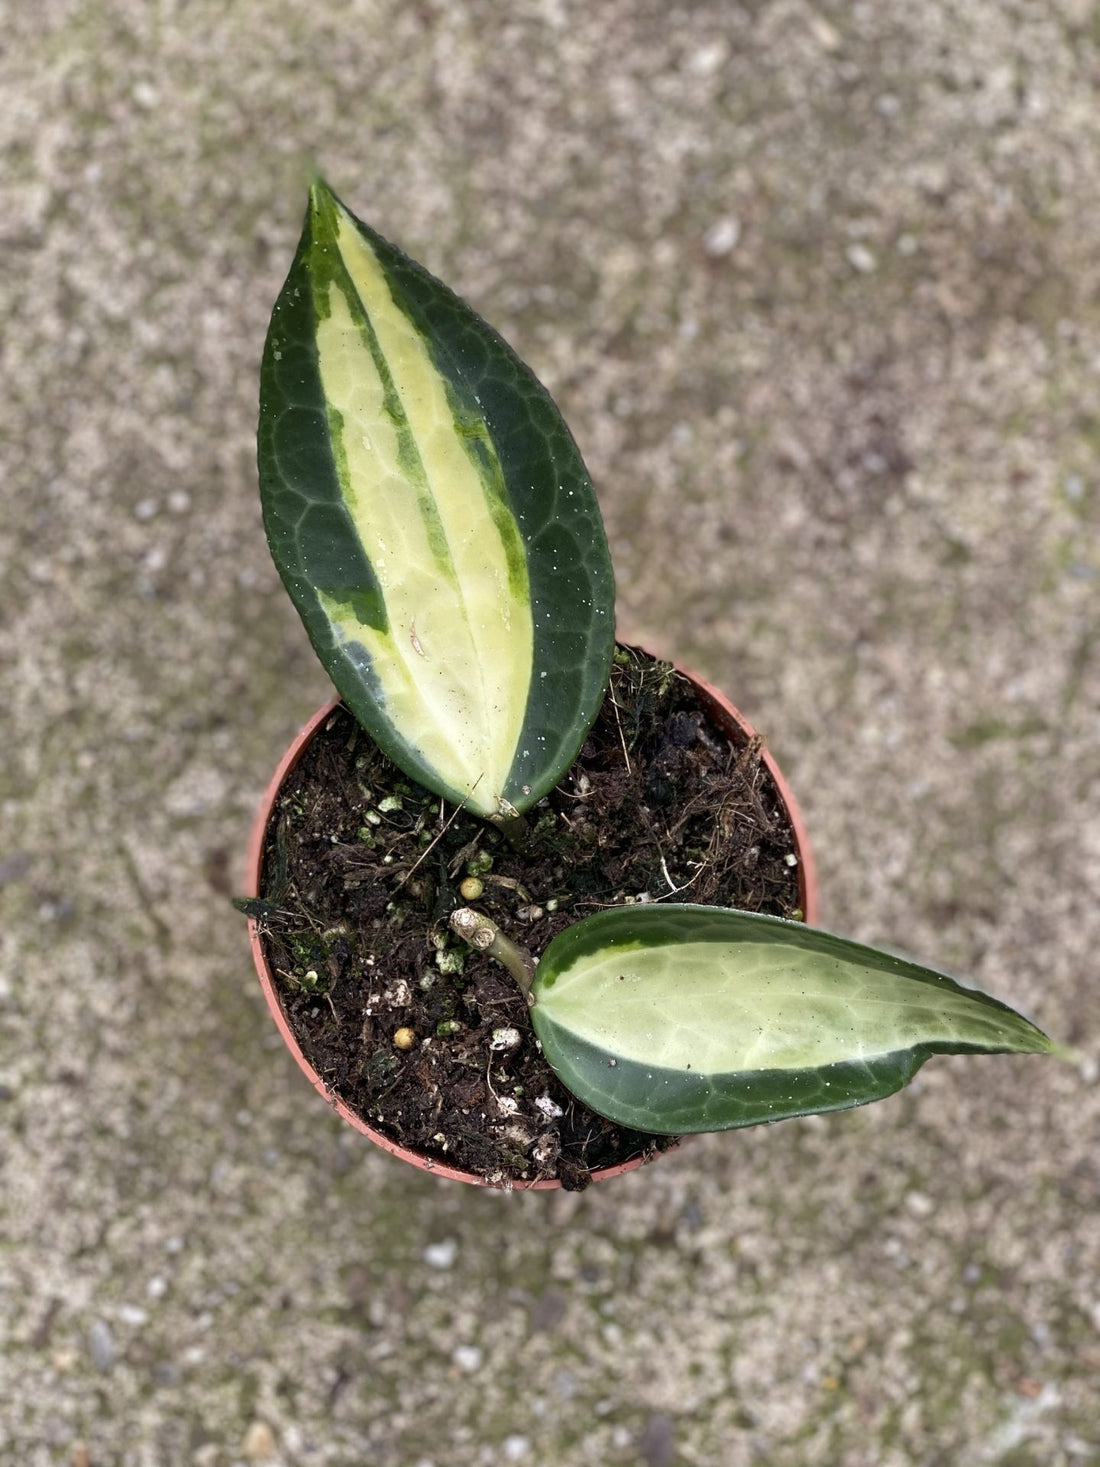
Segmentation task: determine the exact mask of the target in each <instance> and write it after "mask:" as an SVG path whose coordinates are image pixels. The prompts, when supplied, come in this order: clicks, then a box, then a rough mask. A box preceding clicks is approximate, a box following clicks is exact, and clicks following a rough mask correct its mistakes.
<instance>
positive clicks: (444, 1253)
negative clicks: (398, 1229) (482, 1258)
mask: <svg viewBox="0 0 1100 1467" xmlns="http://www.w3.org/2000/svg"><path fill="white" fill-rule="evenodd" d="M421 1256H422V1258H423V1259H424V1262H425V1263H426V1264H428V1266H429V1267H430V1268H453V1267H454V1262H455V1259H456V1258H457V1257H458V1243H457V1241H456V1240H455V1239H454V1238H444V1239H443V1241H442V1242H441V1243H429V1244H428V1246H427V1247H426V1248H425V1249H424V1252H423V1254H422V1255H421Z"/></svg>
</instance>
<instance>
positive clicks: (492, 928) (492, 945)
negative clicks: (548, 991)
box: [451, 907, 537, 1007]
mask: <svg viewBox="0 0 1100 1467" xmlns="http://www.w3.org/2000/svg"><path fill="white" fill-rule="evenodd" d="M451 928H452V930H453V931H454V932H456V933H457V934H458V936H459V937H461V938H462V940H463V942H467V943H469V945H470V946H471V947H472V948H476V950H477V951H478V952H481V953H488V954H489V956H490V957H491V958H496V960H497V962H498V963H503V964H504V966H505V967H506V968H507V969H508V971H509V973H511V975H512V977H513V978H514V979H515V980H516V982H517V983H518V984H519V986H520V988H521V989H522V991H523V996H524V998H525V999H526V1000H527V1003H528V1006H529V1007H530V1006H532V1005H533V1004H534V1002H535V1000H534V998H533V997H532V994H531V985H532V983H533V982H534V981H535V966H536V962H537V959H536V958H534V957H533V956H532V955H531V953H529V952H528V951H527V949H526V948H523V947H520V946H519V944H518V943H515V942H513V941H512V939H511V938H510V937H505V935H504V933H503V932H501V930H500V928H499V927H498V926H497V924H496V923H495V922H494V921H493V920H492V918H491V917H486V916H485V915H484V913H482V912H475V911H474V910H473V908H471V907H457V908H456V909H455V911H453V912H452V913H451Z"/></svg>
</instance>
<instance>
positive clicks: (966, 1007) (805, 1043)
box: [531, 905, 1053, 1134]
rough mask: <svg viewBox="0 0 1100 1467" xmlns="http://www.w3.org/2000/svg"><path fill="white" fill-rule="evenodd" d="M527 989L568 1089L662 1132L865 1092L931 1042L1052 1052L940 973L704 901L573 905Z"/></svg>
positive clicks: (706, 1127) (1026, 1027) (911, 1071)
mask: <svg viewBox="0 0 1100 1467" xmlns="http://www.w3.org/2000/svg"><path fill="white" fill-rule="evenodd" d="M532 992H533V995H534V999H535V1005H534V1008H533V1009H532V1010H531V1020H532V1023H533V1024H534V1028H535V1033H536V1034H537V1036H538V1038H539V1041H540V1042H541V1044H542V1047H543V1052H544V1054H545V1056H546V1059H547V1060H548V1062H549V1063H550V1065H551V1066H552V1068H553V1069H554V1070H555V1071H556V1073H557V1075H558V1077H559V1078H560V1079H561V1080H562V1082H563V1083H564V1084H565V1085H566V1086H567V1087H568V1088H569V1089H570V1090H571V1091H572V1092H573V1094H574V1095H576V1096H577V1097H578V1098H579V1099H580V1100H582V1101H583V1102H584V1103H585V1104H586V1105H588V1106H591V1108H592V1109H593V1110H595V1111H598V1112H599V1113H600V1114H601V1115H604V1116H607V1117H608V1118H609V1119H610V1120H613V1121H616V1122H618V1123H619V1124H620V1125H624V1126H632V1127H635V1128H637V1129H639V1130H643V1131H656V1132H662V1133H666V1134H677V1133H681V1132H689V1131H720V1130H725V1129H727V1128H729V1127H732V1126H751V1125H755V1124H757V1123H759V1122H761V1121H776V1120H781V1119H783V1118H784V1117H787V1116H799V1115H808V1114H811V1113H813V1112H817V1111H828V1110H841V1109H844V1108H846V1107H848V1106H853V1105H865V1104H866V1103H867V1102H868V1101H872V1100H879V1099H881V1098H882V1097H883V1096H886V1095H891V1094H893V1092H894V1091H895V1090H900V1089H901V1087H902V1086H903V1085H906V1084H908V1082H909V1081H910V1080H911V1079H912V1078H913V1076H914V1075H915V1074H916V1072H917V1070H918V1069H920V1067H921V1065H922V1064H924V1062H925V1060H926V1059H928V1058H929V1057H930V1056H931V1055H933V1054H963V1053H976V1054H992V1053H998V1052H1001V1053H1006V1052H1009V1053H1023V1054H1032V1053H1034V1054H1040V1053H1049V1052H1050V1051H1051V1050H1052V1049H1053V1045H1052V1044H1051V1041H1050V1040H1049V1039H1047V1037H1046V1036H1045V1035H1044V1034H1043V1033H1041V1032H1040V1031H1039V1030H1038V1029H1036V1028H1035V1027H1034V1025H1032V1024H1030V1023H1029V1022H1028V1021H1027V1020H1026V1019H1024V1018H1022V1017H1021V1016H1020V1015H1019V1014H1017V1013H1015V1012H1014V1011H1013V1010H1012V1009H1010V1008H1008V1007H1007V1006H1006V1005H1005V1004H1003V1003H999V1002H998V1000H997V999H995V998H990V997H988V996H987V995H986V994H984V993H979V992H977V991H976V990H974V989H969V988H963V987H962V986H961V985H960V984H958V983H956V982H955V981H954V980H953V979H951V978H948V977H947V976H946V975H945V974H943V973H937V972H935V971H933V970H932V969H930V968H922V967H919V966H917V964H915V963H910V962H907V961H906V960H905V959H904V958H900V957H896V956H893V955H891V954H888V953H884V952H879V951H877V950H876V949H875V948H870V947H865V946H863V944H861V943H857V942H849V941H847V940H845V939H844V938H840V937H833V936H832V935H831V934H829V933H827V932H821V931H818V930H816V929H814V928H810V927H806V926H804V925H803V924H802V923H799V922H787V921H784V920H783V919H781V918H779V917H765V916H760V915H757V914H754V913H749V912H734V911H727V910H724V909H722V908H719V907H702V906H671V905H670V906H656V905H655V906H643V907H616V908H613V909H611V910H609V911H606V912H600V913H597V914H596V915H595V916H592V917H587V918H585V919H584V920H583V921H581V922H578V923H576V924H575V925H574V926H573V927H569V928H567V929H566V930H565V931H564V932H562V933H560V934H559V935H558V936H557V937H556V938H554V940H553V942H551V943H550V945H549V947H548V948H547V949H546V952H545V953H544V954H543V956H542V958H541V960H540V962H539V966H538V970H537V973H536V976H535V982H534V985H533V990H532Z"/></svg>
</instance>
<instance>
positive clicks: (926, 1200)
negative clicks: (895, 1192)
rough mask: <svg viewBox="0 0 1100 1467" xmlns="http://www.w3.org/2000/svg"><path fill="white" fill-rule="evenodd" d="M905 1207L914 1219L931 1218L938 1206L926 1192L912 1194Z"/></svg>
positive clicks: (909, 1195) (906, 1200) (907, 1198)
mask: <svg viewBox="0 0 1100 1467" xmlns="http://www.w3.org/2000/svg"><path fill="white" fill-rule="evenodd" d="M905 1205H906V1207H907V1208H908V1209H909V1211H910V1212H911V1213H912V1214H913V1216H914V1217H931V1216H932V1214H933V1213H934V1212H935V1210H936V1204H935V1203H934V1202H933V1201H932V1199H931V1197H929V1196H928V1194H927V1193H926V1192H910V1193H909V1194H908V1196H907V1197H906V1199H905Z"/></svg>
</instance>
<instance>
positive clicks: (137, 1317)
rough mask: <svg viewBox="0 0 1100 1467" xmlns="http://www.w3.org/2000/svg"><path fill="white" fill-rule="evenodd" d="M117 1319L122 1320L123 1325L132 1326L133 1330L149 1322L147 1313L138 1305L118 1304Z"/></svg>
mask: <svg viewBox="0 0 1100 1467" xmlns="http://www.w3.org/2000/svg"><path fill="white" fill-rule="evenodd" d="M118 1317H119V1319H121V1320H122V1322H123V1324H129V1325H133V1327H134V1328H135V1329H137V1328H139V1327H140V1326H141V1325H143V1324H148V1322H149V1315H148V1313H147V1311H146V1310H144V1309H142V1308H141V1307H140V1305H138V1304H120V1305H119V1308H118Z"/></svg>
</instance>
